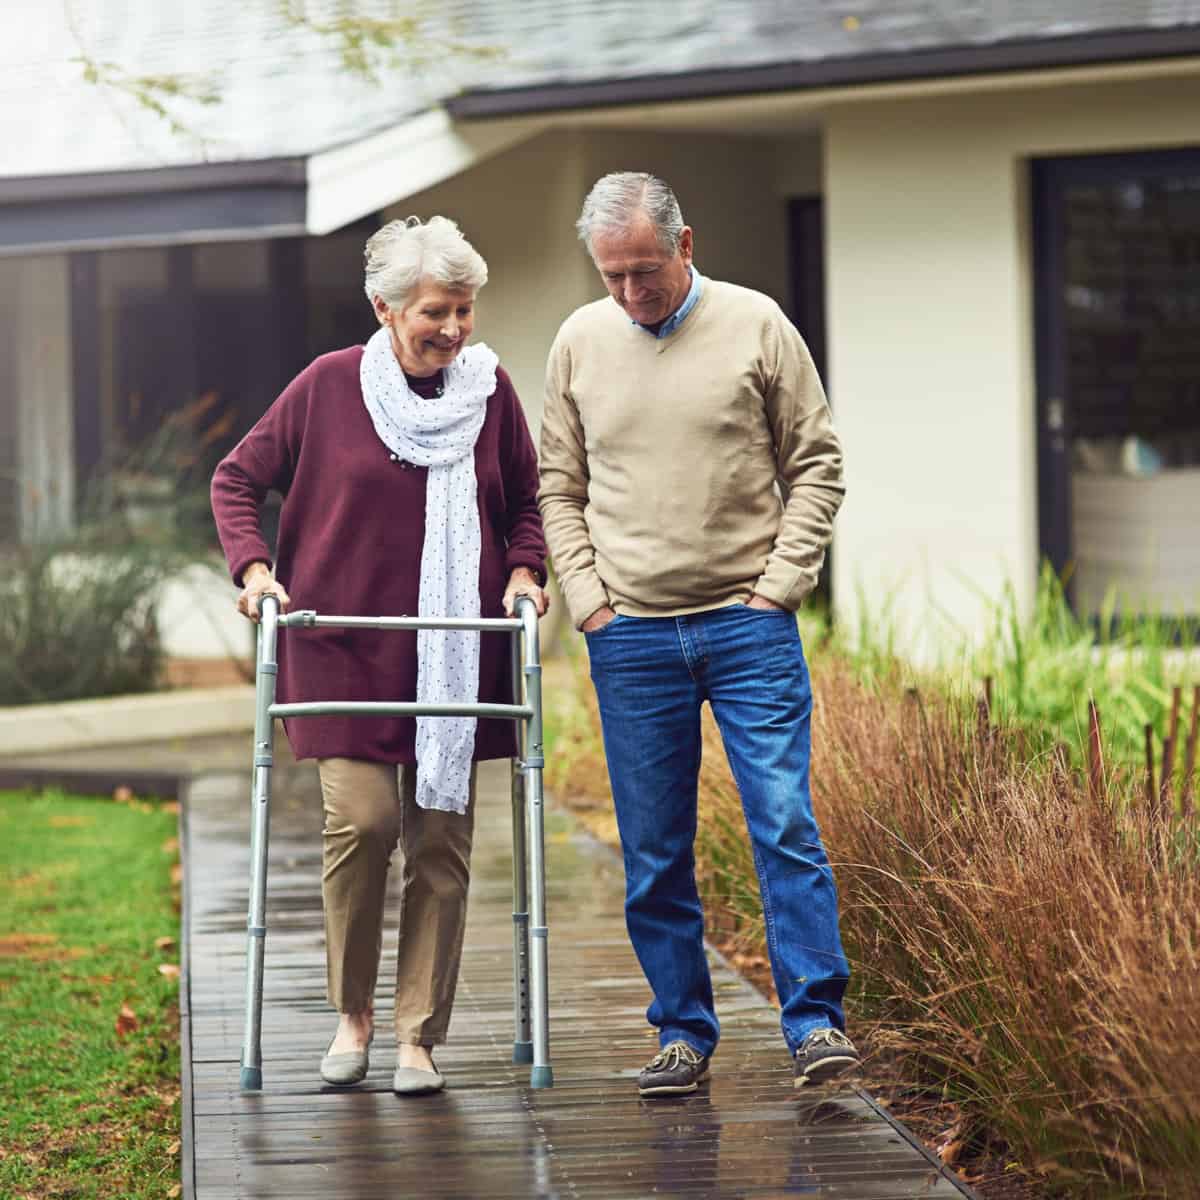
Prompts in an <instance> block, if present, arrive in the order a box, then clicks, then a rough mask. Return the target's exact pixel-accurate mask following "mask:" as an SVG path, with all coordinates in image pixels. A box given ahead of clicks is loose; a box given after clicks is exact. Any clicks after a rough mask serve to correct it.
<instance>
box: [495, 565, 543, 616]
mask: <svg viewBox="0 0 1200 1200" xmlns="http://www.w3.org/2000/svg"><path fill="white" fill-rule="evenodd" d="M493 594H494V593H493ZM518 596H528V597H529V599H530V600H532V601H533V604H534V607H535V608H536V609H537V615H538V616H539V617H540V616H541V615H542V614H543V613H544V612H545V611H546V609H548V608H549V607H550V597H549V596H548V595H547V594H546V592H545V591H544V590H543V589H542V587H541V586H540V585H539V583H538V581H537V580H536V579H535V578H534V577H533V572H532V571H531V570H530V569H529V568H528V567H517V569H516V570H515V571H513V573H512V574H511V575H510V576H509V577H508V587H506V588H505V589H504V615H505V616H506V617H514V616H516V607H517V597H518Z"/></svg>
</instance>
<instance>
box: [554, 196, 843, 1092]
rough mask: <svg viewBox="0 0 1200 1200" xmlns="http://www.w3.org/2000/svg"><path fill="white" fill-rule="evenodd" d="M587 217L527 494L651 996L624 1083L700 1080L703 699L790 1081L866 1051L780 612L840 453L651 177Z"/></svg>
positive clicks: (812, 540) (804, 702) (833, 500)
mask: <svg viewBox="0 0 1200 1200" xmlns="http://www.w3.org/2000/svg"><path fill="white" fill-rule="evenodd" d="M578 228H579V233H580V236H581V237H582V238H583V240H584V242H585V243H586V245H587V248H588V250H589V252H590V253H591V256H592V259H593V261H594V262H595V264H596V267H597V268H598V269H599V271H600V274H601V277H602V278H603V279H604V282H605V285H606V287H607V288H608V292H609V297H610V299H607V300H601V301H597V302H596V303H593V304H588V305H585V306H584V307H583V308H581V309H578V310H577V311H576V312H575V313H573V314H572V315H571V316H570V317H568V318H567V320H566V321H565V322H564V323H563V326H562V328H561V329H560V330H559V333H558V336H557V338H556V339H555V342H554V346H553V348H552V349H551V352H550V361H549V365H548V368H547V378H546V408H545V414H544V418H543V425H542V447H541V491H540V493H539V498H540V503H541V508H542V516H543V520H544V523H545V528H546V538H547V541H548V542H549V545H550V552H551V556H552V557H553V560H554V565H555V567H556V569H557V571H558V576H559V580H560V582H561V584H562V587H563V591H564V594H565V596H566V601H567V605H568V607H569V609H570V611H571V615H572V617H573V619H574V621H575V623H576V625H577V626H579V627H580V628H582V630H583V631H584V633H585V635H586V636H587V644H588V654H589V657H590V660H591V670H592V681H593V683H594V684H595V687H596V694H597V697H598V699H599V703H600V716H601V722H602V725H603V730H604V747H605V754H606V757H607V759H608V769H609V777H610V779H611V782H612V790H613V799H614V802H615V806H616V813H617V823H618V827H619V829H620V834H621V844H622V847H623V850H624V858H625V876H626V900H625V914H626V922H627V925H628V929H629V934H630V937H631V939H632V941H633V945H634V949H635V950H636V952H637V955H638V958H639V960H640V962H641V964H642V969H643V970H644V971H645V973H646V978H647V980H648V981H649V983H650V986H651V988H652V990H653V992H654V1001H653V1003H652V1004H651V1006H650V1008H649V1011H648V1012H647V1017H648V1019H649V1021H650V1023H651V1024H652V1025H655V1026H657V1027H658V1030H659V1044H660V1047H661V1050H660V1052H659V1054H657V1055H656V1056H655V1057H654V1058H653V1059H652V1060H651V1061H650V1063H649V1064H648V1065H647V1066H646V1068H645V1070H643V1072H642V1073H641V1076H640V1077H639V1080H638V1088H639V1091H640V1092H641V1094H642V1095H644V1096H656V1095H663V1094H675V1093H679V1092H688V1091H692V1090H694V1089H695V1088H696V1086H697V1085H698V1083H699V1082H700V1081H701V1080H703V1079H704V1078H705V1077H706V1075H707V1074H708V1064H709V1059H710V1057H711V1055H712V1052H713V1050H714V1049H715V1047H716V1044H717V1039H718V1036H719V1026H718V1023H717V1017H716V1013H715V1011H714V1008H713V995H712V983H711V980H710V978H709V972H708V965H707V961H706V959H705V955H704V945H703V933H704V926H703V915H702V912H701V908H700V901H699V897H698V894H697V891H696V881H695V871H694V858H693V842H694V840H695V833H696V784H697V776H698V771H699V765H700V706H701V704H702V703H703V702H704V701H705V700H707V701H708V702H709V704H710V705H711V707H712V711H713V715H714V716H715V718H716V720H717V724H718V726H719V728H720V730H721V737H722V740H723V741H724V743H725V750H726V754H727V755H728V758H729V762H730V767H731V769H732V771H733V774H734V778H735V779H736V781H737V785H738V790H739V792H740V794H741V798H742V804H743V808H744V811H745V815H746V824H747V828H748V830H749V835H750V839H751V843H752V846H753V849H754V860H755V865H756V867H757V869H758V877H759V884H760V887H761V891H762V898H763V910H764V916H765V920H766V932H767V945H768V950H769V952H770V958H771V967H772V971H773V973H774V977H775V984H776V987H777V988H778V991H779V998H780V1003H781V1005H782V1010H783V1011H782V1026H783V1033H784V1037H785V1039H786V1041H787V1044H788V1047H789V1050H790V1052H791V1053H792V1055H793V1057H794V1061H795V1080H796V1085H797V1086H800V1085H802V1084H805V1083H812V1082H822V1081H824V1080H826V1079H829V1078H832V1077H833V1076H835V1075H837V1074H839V1073H841V1072H842V1071H844V1070H845V1069H846V1068H848V1067H850V1066H853V1065H854V1064H855V1063H856V1062H857V1060H858V1055H857V1053H856V1051H855V1049H854V1046H853V1045H852V1044H851V1042H850V1041H849V1039H847V1038H846V1036H845V1034H844V1032H843V1029H844V1018H843V1013H842V996H843V993H844V991H845V986H846V980H847V976H848V968H847V965H846V960H845V957H844V955H843V953H842V947H841V942H840V938H839V934H838V911H837V891H836V888H835V886H834V881H833V874H832V872H831V870H830V867H829V861H828V859H827V858H826V855H825V850H824V848H823V846H822V844H821V837H820V833H819V831H818V829H817V826H816V822H815V821H814V819H813V815H812V804H811V800H810V796H809V787H808V762H809V716H810V713H811V709H812V693H811V690H810V687H809V680H808V670H807V667H806V665H805V661H804V654H803V651H802V649H801V646H800V639H799V636H798V633H797V629H796V622H795V620H794V617H793V615H792V614H793V613H794V611H795V609H796V608H797V607H798V606H799V605H800V604H801V602H802V601H803V600H804V598H805V596H807V595H808V593H809V592H810V591H811V590H812V588H813V586H814V585H815V583H816V580H817V574H818V572H819V571H820V568H821V563H822V561H823V559H824V555H825V547H826V545H827V544H828V542H829V538H830V536H831V533H832V524H833V517H834V514H835V513H836V512H837V509H838V506H839V504H840V503H841V499H842V494H843V486H842V470H841V462H842V460H841V450H840V447H839V445H838V441H837V437H836V435H835V434H834V432H833V428H832V426H831V424H830V419H829V408H828V405H827V404H826V402H825V395H824V392H823V390H822V388H821V382H820V380H819V379H818V378H817V374H816V371H815V370H814V368H813V364H812V359H811V358H810V357H809V354H808V351H807V349H806V348H805V346H804V342H803V340H802V339H801V337H800V335H799V334H798V333H797V332H796V330H795V328H793V326H792V325H791V323H790V322H789V321H788V320H787V318H786V317H785V316H784V315H783V313H782V312H781V311H780V309H779V307H778V305H776V304H775V303H774V301H772V300H770V299H769V298H768V297H766V296H764V295H761V294H760V293H758V292H753V291H750V290H748V289H746V288H741V287H737V286H735V285H733V284H729V283H721V282H718V281H716V280H712V279H705V278H703V277H702V276H701V275H700V273H699V272H698V271H697V270H696V269H695V268H694V267H693V265H692V244H693V237H692V230H691V229H690V228H688V226H686V225H685V224H684V223H683V217H682V214H681V213H680V211H679V205H678V203H677V202H676V200H675V196H674V195H673V193H672V192H671V189H670V188H669V187H668V186H667V185H666V184H665V183H663V182H662V181H661V180H659V179H656V178H654V177H653V176H651V175H643V174H636V173H632V172H625V173H620V174H615V175H606V176H605V177H604V178H603V179H601V180H600V181H599V182H598V183H597V184H596V185H595V186H594V187H593V188H592V191H591V192H590V193H589V195H588V197H587V199H586V200H585V201H584V205H583V212H582V215H581V216H580V219H579V222H578ZM614 301H615V303H614ZM777 481H779V483H781V484H782V486H783V491H784V495H785V496H786V501H785V502H784V503H783V504H781V503H780V499H779V493H778V491H777V490H776V482H777Z"/></svg>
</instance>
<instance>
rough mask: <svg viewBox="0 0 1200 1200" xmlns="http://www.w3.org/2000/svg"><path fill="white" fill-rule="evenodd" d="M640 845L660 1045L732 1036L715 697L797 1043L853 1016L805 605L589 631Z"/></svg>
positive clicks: (619, 804)
mask: <svg viewBox="0 0 1200 1200" xmlns="http://www.w3.org/2000/svg"><path fill="white" fill-rule="evenodd" d="M587 646H588V655H589V657H590V659H591V671H592V682H593V683H594V684H595V687H596V695H597V697H598V699H599V702H600V719H601V724H602V726H603V730H604V752H605V756H606V758H607V759H608V773H609V779H610V780H611V782H612V792H613V800H614V803H615V806H616V814H617V825H618V828H619V829H620V833H621V846H622V849H623V851H624V857H625V920H626V924H627V926H628V929H629V936H630V939H631V940H632V942H633V947H634V950H635V951H636V952H637V956H638V960H639V961H640V962H641V964H642V970H643V971H644V972H645V974H646V979H647V980H648V981H649V984H650V987H651V989H652V990H653V992H654V1002H653V1003H652V1004H651V1005H650V1008H649V1009H648V1011H647V1013H646V1017H647V1019H648V1020H649V1022H650V1024H651V1025H655V1026H657V1027H658V1030H659V1043H660V1045H663V1046H665V1045H667V1044H668V1043H669V1042H672V1041H676V1040H682V1041H685V1042H687V1043H688V1044H689V1045H690V1046H692V1047H693V1049H695V1050H697V1051H699V1052H700V1053H701V1054H705V1055H708V1054H711V1053H712V1051H713V1049H714V1048H715V1046H716V1044H717V1040H718V1038H719V1036H720V1026H719V1024H718V1022H717V1015H716V1012H715V1011H714V1007H713V992H712V980H711V979H710V977H709V971H708V961H707V959H706V957H705V954H704V916H703V912H702V910H701V907H700V897H699V894H698V893H697V891H696V877H695V857H694V851H693V843H694V842H695V838H696V785H697V778H698V775H699V770H700V706H701V704H702V703H703V702H704V701H705V700H707V701H708V702H709V704H710V705H711V706H712V711H713V716H714V717H715V718H716V721H717V726H718V728H719V729H720V731H721V739H722V741H723V742H724V743H725V753H726V755H727V756H728V758H729V765H730V768H731V770H732V772H733V777H734V780H735V781H736V783H737V787H738V792H739V793H740V795H741V800H742V810H743V812H744V814H745V818H746V827H747V829H748V830H749V834H750V842H751V847H752V849H753V852H754V865H755V868H756V869H757V871H758V882H759V887H760V889H761V893H762V903H763V916H764V918H765V921H766V933H767V948H768V952H769V954H770V959H771V970H772V973H773V974H774V977H775V986H776V988H777V989H778V992H779V1000H780V1003H781V1005H782V1009H783V1012H782V1025H783V1035H784V1037H785V1039H786V1040H787V1044H788V1049H789V1050H790V1051H791V1052H792V1053H794V1052H795V1051H796V1049H797V1047H798V1046H799V1045H800V1043H801V1042H802V1041H803V1040H804V1037H805V1036H806V1035H807V1034H808V1033H810V1032H811V1031H812V1030H813V1029H818V1028H821V1027H824V1026H832V1027H834V1028H836V1029H842V1028H844V1025H845V1021H844V1017H843V1015H842V996H843V994H844V992H845V989H846V981H847V979H848V977H849V968H848V966H847V964H846V959H845V956H844V954H843V953H842V945H841V939H840V937H839V934H838V902H837V888H836V887H835V885H834V881H833V872H832V871H831V870H830V866H829V859H828V858H827V857H826V855H825V850H824V847H823V846H822V844H821V834H820V831H819V830H818V829H817V824H816V821H815V820H814V818H813V812H812V799H811V796H810V794H809V788H808V763H809V737H810V733H809V718H810V715H811V713H812V689H811V687H810V685H809V679H808V667H807V665H806V664H805V661H804V651H803V649H802V648H801V645H800V635H799V632H798V630H797V628H796V621H795V618H794V617H793V616H792V615H791V614H790V613H785V612H782V611H778V610H775V611H769V610H761V609H754V608H749V607H747V606H746V605H744V604H735V605H731V606H729V607H727V608H719V609H713V610H710V611H708V612H702V613H694V614H691V615H689V616H684V617H622V616H618V617H617V618H616V619H615V620H613V621H611V622H610V623H609V624H608V625H605V626H604V627H603V628H602V629H599V630H597V631H596V632H595V633H589V634H588V635H587Z"/></svg>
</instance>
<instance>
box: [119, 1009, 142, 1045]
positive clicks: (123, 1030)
mask: <svg viewBox="0 0 1200 1200" xmlns="http://www.w3.org/2000/svg"><path fill="white" fill-rule="evenodd" d="M139 1024H140V1022H139V1021H138V1019H137V1013H135V1012H134V1011H133V1009H132V1008H130V1007H129V1005H128V1004H122V1005H121V1011H120V1012H119V1013H117V1022H116V1030H117V1037H126V1036H127V1035H128V1034H131V1033H132V1032H133V1031H134V1030H135V1029H137V1028H138V1026H139Z"/></svg>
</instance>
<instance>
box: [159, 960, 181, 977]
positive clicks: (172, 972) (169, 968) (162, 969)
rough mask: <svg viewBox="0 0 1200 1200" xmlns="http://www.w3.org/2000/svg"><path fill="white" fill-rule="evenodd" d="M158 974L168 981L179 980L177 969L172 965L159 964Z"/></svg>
mask: <svg viewBox="0 0 1200 1200" xmlns="http://www.w3.org/2000/svg"><path fill="white" fill-rule="evenodd" d="M158 973H159V974H160V975H165V976H166V977H167V978H168V979H178V978H179V968H178V967H177V966H176V965H175V964H174V963H159V964H158Z"/></svg>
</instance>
